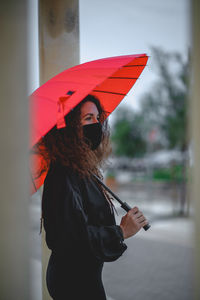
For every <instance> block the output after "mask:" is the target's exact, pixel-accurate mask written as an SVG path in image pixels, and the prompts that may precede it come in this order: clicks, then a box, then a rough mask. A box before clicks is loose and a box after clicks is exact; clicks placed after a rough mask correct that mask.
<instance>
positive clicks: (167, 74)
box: [141, 48, 189, 151]
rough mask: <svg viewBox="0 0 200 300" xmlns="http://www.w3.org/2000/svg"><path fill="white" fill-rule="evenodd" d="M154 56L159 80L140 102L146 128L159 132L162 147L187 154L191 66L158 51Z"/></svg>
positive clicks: (156, 50) (177, 57)
mask: <svg viewBox="0 0 200 300" xmlns="http://www.w3.org/2000/svg"><path fill="white" fill-rule="evenodd" d="M152 56H153V57H154V61H155V65H156V67H157V74H158V79H157V81H156V83H155V84H154V87H153V89H152V91H150V93H148V94H146V95H145V96H144V97H143V99H142V101H141V102H142V105H141V114H142V115H143V116H144V120H145V122H146V124H148V126H147V125H146V127H148V128H158V130H159V132H160V136H161V140H160V141H159V142H161V144H162V145H163V147H167V148H169V149H172V148H176V149H179V150H181V151H185V150H186V148H187V134H186V133H187V114H186V112H187V94H188V72H189V71H188V69H189V62H188V61H184V60H183V59H182V57H181V56H180V55H179V54H177V53H166V52H164V51H163V50H161V49H158V48H152Z"/></svg>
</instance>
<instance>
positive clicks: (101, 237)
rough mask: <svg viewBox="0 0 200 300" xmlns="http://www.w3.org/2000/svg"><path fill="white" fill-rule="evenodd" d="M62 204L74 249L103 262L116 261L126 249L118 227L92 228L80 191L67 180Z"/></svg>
mask: <svg viewBox="0 0 200 300" xmlns="http://www.w3.org/2000/svg"><path fill="white" fill-rule="evenodd" d="M64 203H65V209H64V211H65V212H64V214H65V224H66V225H65V226H66V228H68V237H69V236H70V242H71V243H73V245H74V246H75V247H78V248H80V249H82V250H83V251H84V250H86V251H89V252H90V253H91V255H93V256H95V257H96V258H98V259H99V260H101V261H104V262H109V261H114V260H116V259H118V258H119V257H120V256H121V255H122V254H123V252H124V251H125V250H126V249H127V246H126V245H125V244H124V242H123V241H124V239H123V234H122V230H121V228H120V226H118V225H111V226H93V225H91V224H89V223H88V216H87V214H86V212H85V210H84V207H83V203H82V197H81V194H80V190H79V189H78V188H76V187H74V186H73V187H72V185H71V184H70V182H69V181H68V180H67V182H66V192H65V199H64ZM69 232H70V233H69Z"/></svg>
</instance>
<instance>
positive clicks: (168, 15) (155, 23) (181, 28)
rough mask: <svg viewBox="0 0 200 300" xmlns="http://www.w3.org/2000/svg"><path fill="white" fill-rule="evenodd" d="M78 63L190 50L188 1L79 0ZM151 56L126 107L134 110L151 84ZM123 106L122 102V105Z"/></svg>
mask: <svg viewBox="0 0 200 300" xmlns="http://www.w3.org/2000/svg"><path fill="white" fill-rule="evenodd" d="M79 7H80V59H81V62H85V61H90V60H93V59H98V58H103V57H109V56H116V55H126V54H137V53H147V54H148V55H150V56H151V50H150V47H151V46H159V47H162V48H163V49H165V50H167V51H177V52H180V53H182V54H183V55H184V56H185V55H186V54H187V52H188V48H189V47H190V38H189V1H188V0H167V1H166V0H101V1H99V0H79ZM152 62H153V59H152V56H151V57H150V59H149V61H148V67H146V68H145V70H144V71H143V74H142V75H141V79H140V80H139V81H138V82H137V83H136V84H135V86H134V87H133V89H132V91H131V93H130V95H129V96H128V97H126V103H127V104H128V103H129V104H130V105H131V106H133V107H135V108H136V107H137V106H138V103H139V98H140V96H141V95H142V94H143V93H144V92H145V91H146V90H148V88H149V86H150V85H151V84H152V80H153V78H155V77H154V70H153V66H152ZM123 102H125V101H123Z"/></svg>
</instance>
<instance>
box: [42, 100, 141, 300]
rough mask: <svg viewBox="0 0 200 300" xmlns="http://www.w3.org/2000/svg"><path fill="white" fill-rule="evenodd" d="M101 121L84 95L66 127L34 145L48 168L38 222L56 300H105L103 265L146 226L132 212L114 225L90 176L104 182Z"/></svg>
mask: <svg viewBox="0 0 200 300" xmlns="http://www.w3.org/2000/svg"><path fill="white" fill-rule="evenodd" d="M105 119H106V112H105V111H104V110H103V108H102V106H101V104H100V102H99V100H98V99H97V98H96V97H94V96H92V95H88V96H87V97H86V98H84V99H83V101H82V102H81V103H80V104H79V105H78V106H76V107H75V108H74V109H73V110H72V111H71V112H70V113H69V114H68V115H67V116H66V117H65V122H66V127H65V128H62V129H57V128H56V127H55V128H53V129H52V130H51V131H50V132H49V133H48V134H47V135H46V136H45V137H44V138H43V139H42V141H41V142H40V143H39V145H38V150H39V152H40V154H41V155H43V158H44V159H45V161H46V167H47V168H48V174H47V176H46V179H45V182H44V190H43V197H42V217H43V224H44V228H45V231H46V243H47V246H48V247H49V249H51V251H52V253H51V256H50V260H49V264H48V268H47V288H48V291H49V293H50V295H51V297H52V298H53V299H54V300H60V299H62V300H64V299H70V300H80V299H84V300H105V299H106V295H105V291H104V287H103V284H102V279H101V274H102V268H103V264H104V262H110V261H114V260H116V259H118V258H119V257H120V256H121V255H122V254H123V252H124V251H125V250H126V248H127V246H126V245H125V243H124V239H126V238H128V237H130V236H132V235H134V234H136V233H137V232H138V231H139V230H140V229H141V228H142V227H143V226H144V225H146V224H147V221H146V219H145V217H144V216H143V214H142V213H141V212H140V211H139V210H138V208H136V207H135V208H133V209H132V210H131V211H129V212H128V213H127V214H126V215H125V216H124V217H123V218H122V220H121V223H120V225H116V223H115V217H114V213H113V204H112V202H111V199H110V197H109V195H108V194H107V192H106V191H105V190H104V189H103V187H102V186H100V185H99V184H98V183H97V182H96V181H95V179H94V177H93V176H92V173H93V174H95V175H97V176H99V177H100V178H101V179H102V175H101V172H100V169H101V168H102V166H103V164H104V163H105V160H106V158H107V157H108V155H109V153H110V145H109V129H108V124H107V120H105ZM42 169H45V167H44V166H42ZM42 169H41V171H42Z"/></svg>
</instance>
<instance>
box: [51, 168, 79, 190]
mask: <svg viewBox="0 0 200 300" xmlns="http://www.w3.org/2000/svg"><path fill="white" fill-rule="evenodd" d="M80 180H81V179H80V176H79V174H78V172H76V171H75V170H73V169H72V168H70V167H67V166H64V165H62V164H61V163H58V162H55V163H51V165H50V167H49V170H48V173H47V176H46V178H45V183H46V184H47V183H50V184H51V185H53V186H55V185H59V186H60V187H61V186H63V187H65V188H66V187H67V188H68V189H74V188H76V187H77V186H78V185H79V183H80Z"/></svg>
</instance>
